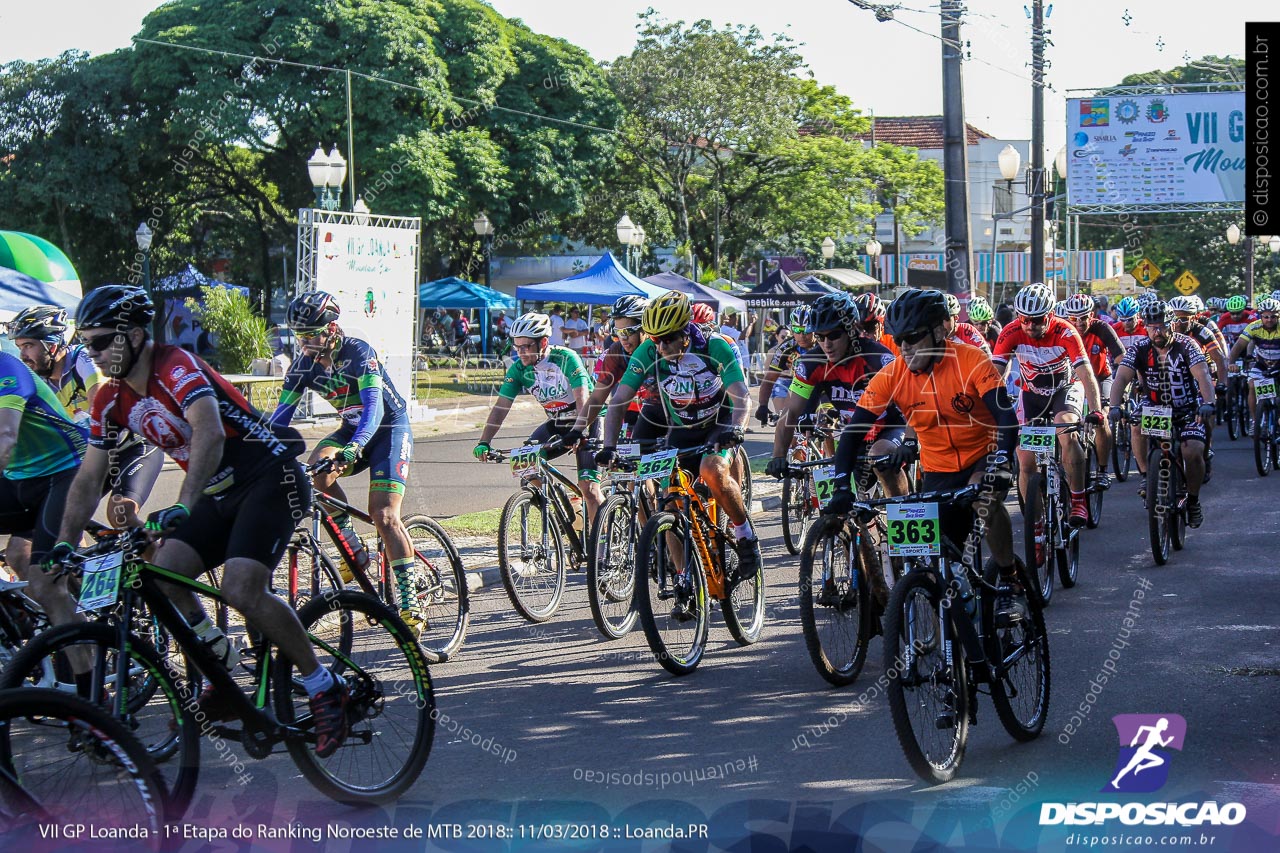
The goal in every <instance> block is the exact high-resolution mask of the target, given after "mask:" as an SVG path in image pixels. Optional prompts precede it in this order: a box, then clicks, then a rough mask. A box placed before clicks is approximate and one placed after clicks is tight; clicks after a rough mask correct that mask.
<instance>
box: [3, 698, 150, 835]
mask: <svg viewBox="0 0 1280 853" xmlns="http://www.w3.org/2000/svg"><path fill="white" fill-rule="evenodd" d="M167 799H168V792H167V791H166V789H165V784H164V779H163V778H162V777H161V776H160V772H159V771H158V770H157V769H156V765H155V762H154V761H152V759H151V756H150V755H148V754H147V751H146V749H144V748H143V746H142V744H140V743H139V742H138V741H137V739H136V738H134V737H133V735H131V734H130V733H129V730H128V728H127V727H126V726H124V725H123V724H122V723H121V722H120V721H119V720H117V719H115V718H113V717H112V716H111V715H110V714H108V713H107V712H106V711H105V710H103V709H101V708H98V707H96V706H94V705H92V704H90V703H89V702H87V701H85V700H84V699H81V698H79V697H78V696H74V695H72V694H69V693H66V692H64V691H61V690H53V689H48V688H39V687H22V688H19V689H13V690H3V691H0V831H2V832H3V833H4V839H5V843H6V845H7V846H8V848H9V849H10V850H21V849H30V850H35V849H41V848H42V847H46V846H48V845H49V836H48V835H47V834H46V833H47V832H48V831H49V829H50V828H52V827H59V826H68V825H71V826H74V825H83V824H86V823H89V824H92V825H93V826H94V827H95V828H97V829H98V830H99V831H102V830H113V829H133V828H135V827H141V828H143V829H145V830H147V833H148V835H147V837H146V838H141V839H131V840H130V842H129V844H130V846H137V847H139V848H142V849H148V850H158V849H159V848H160V841H161V839H162V838H163V837H164V836H163V832H164V824H165V814H164V811H165V810H164V804H165V801H166V800H167ZM55 837H56V835H55ZM72 843H74V839H73V840H72ZM64 844H65V842H64Z"/></svg>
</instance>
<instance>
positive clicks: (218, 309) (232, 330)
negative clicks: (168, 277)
mask: <svg viewBox="0 0 1280 853" xmlns="http://www.w3.org/2000/svg"><path fill="white" fill-rule="evenodd" d="M187 307H188V308H190V309H191V313H192V314H193V315H194V316H195V317H196V319H198V320H199V321H200V323H201V324H202V325H203V326H204V328H205V330H206V331H208V332H209V334H210V335H212V336H213V337H214V339H215V340H216V341H217V349H216V353H217V354H216V356H215V361H216V362H217V367H218V369H219V370H221V371H222V372H223V373H248V372H249V366H250V365H251V364H252V363H253V360H254V359H255V358H270V357H271V345H270V344H268V343H267V321H266V320H264V319H263V318H262V315H260V314H258V313H257V312H256V311H254V310H253V304H252V303H251V302H250V301H249V297H247V296H246V295H245V294H244V293H243V292H241V291H239V290H233V289H232V288H228V287H202V288H200V300H199V301H196V300H195V299H187Z"/></svg>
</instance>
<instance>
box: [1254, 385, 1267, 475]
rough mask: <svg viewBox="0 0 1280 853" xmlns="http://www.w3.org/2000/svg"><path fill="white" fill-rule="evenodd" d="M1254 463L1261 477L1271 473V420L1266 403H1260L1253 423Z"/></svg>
mask: <svg viewBox="0 0 1280 853" xmlns="http://www.w3.org/2000/svg"><path fill="white" fill-rule="evenodd" d="M1253 464H1254V466H1255V467H1256V468H1257V469H1258V476H1259V477H1265V476H1267V475H1268V474H1270V473H1271V420H1270V418H1268V417H1267V406H1266V404H1265V403H1259V404H1258V416H1257V419H1256V420H1255V421H1254V425H1253Z"/></svg>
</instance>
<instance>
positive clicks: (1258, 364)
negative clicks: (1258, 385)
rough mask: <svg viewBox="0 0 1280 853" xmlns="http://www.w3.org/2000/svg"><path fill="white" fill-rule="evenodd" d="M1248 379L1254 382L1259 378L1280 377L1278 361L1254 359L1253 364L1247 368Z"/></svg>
mask: <svg viewBox="0 0 1280 853" xmlns="http://www.w3.org/2000/svg"><path fill="white" fill-rule="evenodd" d="M1249 379H1250V380H1252V381H1254V382H1256V381H1257V380H1259V379H1280V361H1259V360H1258V359H1254V360H1253V366H1252V367H1250V368H1249Z"/></svg>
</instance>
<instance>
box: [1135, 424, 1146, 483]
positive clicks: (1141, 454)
mask: <svg viewBox="0 0 1280 853" xmlns="http://www.w3.org/2000/svg"><path fill="white" fill-rule="evenodd" d="M1133 459H1134V461H1135V462H1137V461H1138V460H1141V462H1140V463H1139V467H1138V473H1139V474H1141V475H1142V476H1144V477H1145V476H1146V475H1147V472H1146V471H1145V470H1143V469H1144V468H1146V467H1147V437H1146V436H1145V435H1143V434H1142V431H1141V430H1139V429H1138V428H1137V427H1134V430H1133Z"/></svg>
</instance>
